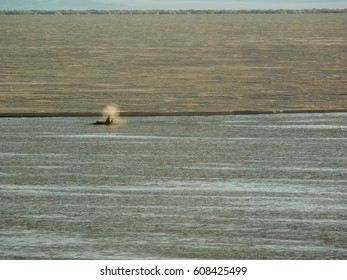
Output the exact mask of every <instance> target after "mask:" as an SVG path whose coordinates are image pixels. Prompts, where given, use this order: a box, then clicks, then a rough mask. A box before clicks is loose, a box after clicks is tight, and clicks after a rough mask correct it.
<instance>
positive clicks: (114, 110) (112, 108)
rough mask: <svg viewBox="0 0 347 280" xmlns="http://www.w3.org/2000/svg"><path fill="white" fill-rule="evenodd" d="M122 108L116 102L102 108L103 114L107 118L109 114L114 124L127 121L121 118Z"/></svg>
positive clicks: (121, 123)
mask: <svg viewBox="0 0 347 280" xmlns="http://www.w3.org/2000/svg"><path fill="white" fill-rule="evenodd" d="M119 115H120V110H119V107H118V106H117V105H115V104H110V105H107V106H106V107H105V108H104V109H103V110H102V116H103V117H104V118H105V119H106V118H107V117H108V116H110V118H111V119H112V120H113V124H116V125H117V126H119V125H123V124H125V123H126V120H124V119H123V118H121V117H120V116H119Z"/></svg>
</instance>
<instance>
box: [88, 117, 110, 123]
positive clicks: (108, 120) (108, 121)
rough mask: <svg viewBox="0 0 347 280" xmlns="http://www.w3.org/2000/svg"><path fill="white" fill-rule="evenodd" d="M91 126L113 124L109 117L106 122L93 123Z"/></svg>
mask: <svg viewBox="0 0 347 280" xmlns="http://www.w3.org/2000/svg"><path fill="white" fill-rule="evenodd" d="M92 124H99V125H112V124H113V119H111V118H110V116H108V117H107V119H106V121H104V122H102V121H97V122H95V123H92Z"/></svg>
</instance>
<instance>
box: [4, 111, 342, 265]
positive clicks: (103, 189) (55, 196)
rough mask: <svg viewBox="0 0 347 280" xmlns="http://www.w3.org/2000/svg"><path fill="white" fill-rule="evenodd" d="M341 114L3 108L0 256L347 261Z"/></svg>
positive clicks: (11, 257) (8, 257)
mask: <svg viewBox="0 0 347 280" xmlns="http://www.w3.org/2000/svg"><path fill="white" fill-rule="evenodd" d="M346 119H347V114H346V113H339V114H276V115H243V116H208V117H182V116H177V117H143V118H136V117H131V118H128V119H127V120H123V122H124V124H123V125H121V126H118V127H113V128H109V127H103V126H92V125H89V123H90V122H93V121H95V120H94V119H90V118H2V119H1V122H0V130H1V134H0V159H1V164H0V176H1V183H0V212H1V223H0V258H1V259H17V258H20V259H170V258H175V259H177V258H199V259H200V258H202V259H346V258H347V244H346V240H347V221H346V218H347V203H346V202H347V189H346V187H347V170H346V166H347V159H346V151H347V122H346Z"/></svg>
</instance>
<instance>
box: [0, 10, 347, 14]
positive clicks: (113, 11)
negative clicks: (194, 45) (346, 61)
mask: <svg viewBox="0 0 347 280" xmlns="http://www.w3.org/2000/svg"><path fill="white" fill-rule="evenodd" d="M323 13H347V8H346V9H274V10H272V9H250V10H214V9H191V10H0V15H136V14H141V15H142V14H157V15H164V14H323Z"/></svg>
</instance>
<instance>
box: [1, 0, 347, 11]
mask: <svg viewBox="0 0 347 280" xmlns="http://www.w3.org/2000/svg"><path fill="white" fill-rule="evenodd" d="M312 8H317V9H320V8H331V9H336V8H347V0H331V1H329V0H0V10H32V9H38V10H62V9H75V10H88V9H101V10H118V9H128V10H136V9H138V10H141V9H167V10H169V9H232V10H234V9H312Z"/></svg>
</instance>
